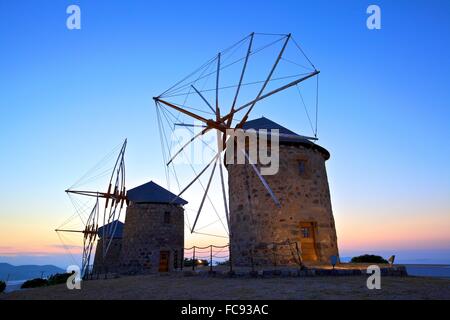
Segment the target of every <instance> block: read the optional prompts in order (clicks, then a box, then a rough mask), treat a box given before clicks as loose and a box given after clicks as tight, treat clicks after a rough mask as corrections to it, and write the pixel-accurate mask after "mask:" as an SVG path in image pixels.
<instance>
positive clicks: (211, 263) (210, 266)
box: [209, 245, 213, 272]
mask: <svg viewBox="0 0 450 320" xmlns="http://www.w3.org/2000/svg"><path fill="white" fill-rule="evenodd" d="M212 248H213V246H212V245H211V246H210V252H209V271H210V272H212V271H213V261H212Z"/></svg>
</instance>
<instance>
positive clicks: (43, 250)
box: [0, 244, 83, 257]
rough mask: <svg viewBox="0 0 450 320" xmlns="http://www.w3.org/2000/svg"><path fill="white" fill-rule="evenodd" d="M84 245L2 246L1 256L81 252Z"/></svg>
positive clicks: (0, 248)
mask: <svg viewBox="0 0 450 320" xmlns="http://www.w3.org/2000/svg"><path fill="white" fill-rule="evenodd" d="M82 251H83V247H82V246H76V245H66V246H64V245H60V244H50V245H45V246H35V247H34V246H17V247H14V246H0V256H9V257H14V256H48V255H67V254H80V253H81V252H82Z"/></svg>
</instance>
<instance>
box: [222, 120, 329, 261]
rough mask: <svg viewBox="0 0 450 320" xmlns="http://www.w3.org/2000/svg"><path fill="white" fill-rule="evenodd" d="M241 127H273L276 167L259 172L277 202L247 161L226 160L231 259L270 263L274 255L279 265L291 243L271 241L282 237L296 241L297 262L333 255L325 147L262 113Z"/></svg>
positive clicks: (281, 240)
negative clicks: (276, 133)
mask: <svg viewBox="0 0 450 320" xmlns="http://www.w3.org/2000/svg"><path fill="white" fill-rule="evenodd" d="M243 129H245V130H248V129H254V130H256V131H257V130H260V129H267V130H271V129H278V130H279V133H280V134H279V136H280V137H279V141H280V147H279V170H278V173H276V174H275V175H272V176H270V175H269V176H264V178H265V179H266V181H267V183H268V184H269V185H270V187H271V189H272V191H273V193H274V194H275V196H276V197H277V198H278V200H279V202H280V208H278V207H277V206H276V205H275V203H274V202H273V200H272V198H271V196H270V194H269V193H268V191H267V189H266V188H264V186H263V185H262V184H261V183H260V180H259V178H258V176H257V175H256V174H255V172H254V170H252V168H251V165H250V164H233V165H227V169H228V173H229V177H228V186H229V203H230V246H231V255H232V259H233V263H234V264H235V265H238V266H248V265H250V263H251V259H253V263H255V264H256V265H270V264H272V263H273V262H274V261H273V259H276V260H277V261H275V262H276V263H277V264H279V265H289V264H293V263H295V262H294V261H293V259H292V253H291V252H290V250H291V248H289V246H282V245H278V247H277V244H282V243H283V242H286V241H290V242H297V243H299V244H300V245H301V256H302V260H303V262H329V261H330V256H333V255H334V256H338V247H337V237H336V228H335V224H334V218H333V212H332V207H331V199H330V190H329V186H328V180H327V172H326V168H325V161H326V160H328V159H329V158H330V153H329V152H328V151H327V150H325V149H324V148H322V147H321V146H319V145H317V144H315V143H313V142H311V141H310V140H308V139H305V138H304V137H302V136H300V135H298V134H296V133H294V132H292V131H290V130H288V129H286V128H284V127H282V126H280V125H279V124H277V123H275V122H273V121H271V120H269V119H266V118H264V117H263V118H259V119H256V120H252V121H248V122H247V123H245V125H244V127H243ZM274 243H275V245H274ZM274 246H275V248H274ZM274 253H275V256H274V255H273V254H274Z"/></svg>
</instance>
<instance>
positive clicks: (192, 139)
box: [166, 128, 211, 166]
mask: <svg viewBox="0 0 450 320" xmlns="http://www.w3.org/2000/svg"><path fill="white" fill-rule="evenodd" d="M210 129H211V128H205V129H203V130H202V131H200V132H199V133H197V134H196V135H195V136H194V137H192V138H191V139H189V141H188V142H186V143H185V144H184V145H183V146H182V147H181V149H180V150H178V151H177V152H176V153H175V154H174V155H173V156H172V158H170V160H169V162H167V164H166V165H167V166H168V165H169V164H171V163H172V162H173V160H175V158H176V157H178V156H179V155H180V154H181V153H182V152H183V151H184V149H186V148H187V146H188V145H189V144H191V143H192V142H194V140H195V139H197V138H198V137H200V136H202V135H204V134H205V133H206V132H208V131H209V130H210Z"/></svg>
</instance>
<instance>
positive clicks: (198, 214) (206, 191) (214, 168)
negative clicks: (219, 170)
mask: <svg viewBox="0 0 450 320" xmlns="http://www.w3.org/2000/svg"><path fill="white" fill-rule="evenodd" d="M216 167H217V158H216V161H215V162H214V166H213V169H212V171H211V175H210V177H209V180H208V184H207V185H206V189H205V193H204V194H203V198H202V202H201V203H200V207H199V209H198V212H197V215H196V217H195V220H194V224H193V225H192V229H191V233H193V232H194V230H195V226H196V225H197V221H198V217H199V216H200V213H201V212H202V209H203V205H204V203H205V199H206V196H207V195H208V191H209V187H210V186H211V181H212V178H213V176H214V172H215V171H216Z"/></svg>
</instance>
